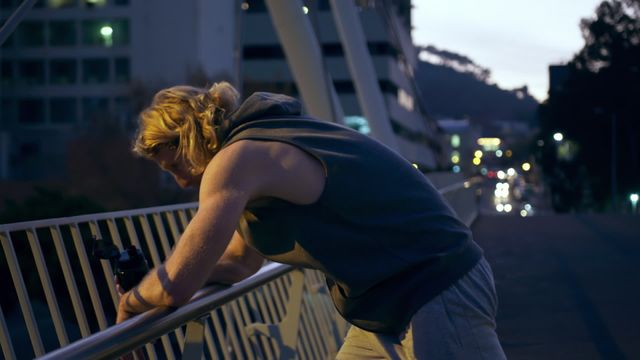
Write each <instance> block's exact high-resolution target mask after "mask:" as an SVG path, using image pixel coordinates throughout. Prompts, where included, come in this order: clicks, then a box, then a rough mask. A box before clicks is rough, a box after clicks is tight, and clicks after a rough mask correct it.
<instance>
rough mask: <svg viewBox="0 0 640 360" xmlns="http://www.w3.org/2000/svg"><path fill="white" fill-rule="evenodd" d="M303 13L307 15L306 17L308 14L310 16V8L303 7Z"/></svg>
mask: <svg viewBox="0 0 640 360" xmlns="http://www.w3.org/2000/svg"><path fill="white" fill-rule="evenodd" d="M302 12H303V13H304V14H305V15H306V14H308V13H309V8H308V7H306V6H303V7H302Z"/></svg>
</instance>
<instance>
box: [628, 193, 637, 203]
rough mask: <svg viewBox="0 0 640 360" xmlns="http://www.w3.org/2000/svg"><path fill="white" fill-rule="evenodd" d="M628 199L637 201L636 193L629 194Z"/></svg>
mask: <svg viewBox="0 0 640 360" xmlns="http://www.w3.org/2000/svg"><path fill="white" fill-rule="evenodd" d="M629 200H631V202H638V194H635V193H634V194H631V195H629Z"/></svg>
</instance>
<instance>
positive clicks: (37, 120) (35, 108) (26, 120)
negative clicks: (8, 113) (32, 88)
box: [18, 98, 44, 124]
mask: <svg viewBox="0 0 640 360" xmlns="http://www.w3.org/2000/svg"><path fill="white" fill-rule="evenodd" d="M18 122H20V123H22V124H42V123H44V100H42V99H33V98H32V99H20V100H18Z"/></svg>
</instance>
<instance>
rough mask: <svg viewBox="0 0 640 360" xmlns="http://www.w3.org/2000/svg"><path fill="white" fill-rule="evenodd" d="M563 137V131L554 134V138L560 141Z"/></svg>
mask: <svg viewBox="0 0 640 360" xmlns="http://www.w3.org/2000/svg"><path fill="white" fill-rule="evenodd" d="M562 139H564V135H562V133H561V132H557V133H555V134H553V140H555V141H557V142H560V141H562Z"/></svg>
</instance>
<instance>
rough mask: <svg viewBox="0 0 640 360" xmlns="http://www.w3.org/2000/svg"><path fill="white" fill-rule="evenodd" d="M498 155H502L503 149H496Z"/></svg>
mask: <svg viewBox="0 0 640 360" xmlns="http://www.w3.org/2000/svg"><path fill="white" fill-rule="evenodd" d="M496 157H502V150H500V149H498V150H496Z"/></svg>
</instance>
